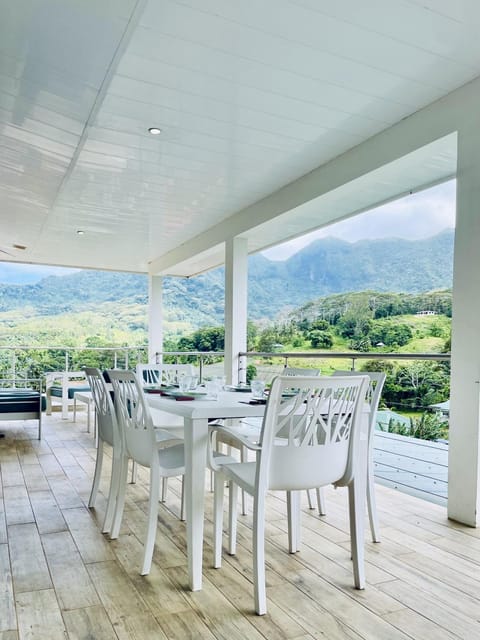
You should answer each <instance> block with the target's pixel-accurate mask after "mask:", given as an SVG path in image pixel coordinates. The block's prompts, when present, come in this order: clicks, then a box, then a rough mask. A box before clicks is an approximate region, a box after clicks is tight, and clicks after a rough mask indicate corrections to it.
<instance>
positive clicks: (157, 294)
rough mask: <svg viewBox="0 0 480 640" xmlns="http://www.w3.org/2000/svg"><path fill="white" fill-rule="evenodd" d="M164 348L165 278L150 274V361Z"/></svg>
mask: <svg viewBox="0 0 480 640" xmlns="http://www.w3.org/2000/svg"><path fill="white" fill-rule="evenodd" d="M162 350H163V278H162V276H151V275H150V276H148V361H149V362H156V356H155V354H156V353H157V351H162Z"/></svg>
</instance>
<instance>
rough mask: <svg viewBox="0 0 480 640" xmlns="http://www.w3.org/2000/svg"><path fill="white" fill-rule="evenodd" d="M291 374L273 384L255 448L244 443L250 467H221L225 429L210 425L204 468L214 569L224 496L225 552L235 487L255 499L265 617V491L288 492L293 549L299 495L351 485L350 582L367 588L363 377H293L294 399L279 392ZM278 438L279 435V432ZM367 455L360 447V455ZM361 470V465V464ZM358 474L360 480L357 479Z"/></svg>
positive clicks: (256, 557)
mask: <svg viewBox="0 0 480 640" xmlns="http://www.w3.org/2000/svg"><path fill="white" fill-rule="evenodd" d="M291 386H292V382H291V377H290V376H279V377H277V378H275V379H274V381H273V383H272V388H271V390H270V396H269V399H268V404H267V408H266V412H265V416H264V419H263V425H262V431H261V435H260V442H259V444H258V445H254V444H252V443H250V442H249V441H248V440H245V441H244V442H243V444H245V446H247V447H248V448H249V449H251V450H253V451H255V452H256V461H255V462H236V463H230V464H221V462H219V460H218V459H214V457H213V452H214V446H215V443H214V441H215V435H216V434H218V433H219V432H221V431H222V429H224V427H222V426H220V425H216V426H211V427H210V433H209V436H210V437H209V464H210V466H211V468H212V469H213V470H214V472H215V487H214V494H215V495H214V566H215V567H220V565H221V549H222V525H223V492H224V487H225V481H228V482H229V487H230V489H229V491H230V499H229V549H228V551H229V553H231V554H234V553H235V549H236V519H237V515H236V511H237V510H236V500H237V490H238V487H241V488H242V489H244V490H245V491H246V492H247V493H249V494H250V495H252V496H253V563H254V592H255V610H256V612H257V613H258V614H259V615H263V614H264V613H266V610H267V604H266V592H265V554H264V546H265V540H264V538H265V500H266V494H267V491H268V490H277V491H287V504H288V511H289V518H288V519H289V538H290V548H291V550H293V551H296V550H298V547H299V531H300V522H299V516H300V512H299V510H298V509H297V504H298V503H297V501H296V497H297V495H298V494H297V492H298V491H300V490H303V489H309V488H317V487H321V486H325V485H327V484H331V483H333V484H335V485H336V486H348V490H349V491H348V494H349V505H350V508H349V514H350V537H351V555H352V560H353V572H354V583H355V587H356V588H357V589H363V588H364V586H365V573H364V550H363V542H364V517H363V514H364V503H365V478H364V476H363V474H361V468H362V461H361V459H360V451H361V448H360V444H361V443H360V430H361V426H362V417H363V416H362V411H363V408H364V400H365V394H366V391H367V387H368V378H367V377H366V376H358V377H344V378H343V377H337V378H333V377H318V378H317V377H310V376H309V377H307V376H298V377H297V378H296V380H295V388H296V389H297V390H298V392H297V394H296V395H295V396H294V397H290V398H288V399H285V398H284V397H282V394H284V393H286V392H287V391H288V390H290V389H291ZM279 433H282V437H281V438H278V437H277V436H278V434H279ZM366 455H367V452H366V450H365V456H366ZM364 462H365V464H364V465H363V466H364V468H366V460H365V461H364ZM357 474H358V478H357Z"/></svg>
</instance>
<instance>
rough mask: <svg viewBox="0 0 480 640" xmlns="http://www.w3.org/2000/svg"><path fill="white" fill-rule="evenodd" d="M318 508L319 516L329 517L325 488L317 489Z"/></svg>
mask: <svg viewBox="0 0 480 640" xmlns="http://www.w3.org/2000/svg"><path fill="white" fill-rule="evenodd" d="M317 507H318V515H319V516H326V515H327V507H326V505H325V492H324V489H323V487H317Z"/></svg>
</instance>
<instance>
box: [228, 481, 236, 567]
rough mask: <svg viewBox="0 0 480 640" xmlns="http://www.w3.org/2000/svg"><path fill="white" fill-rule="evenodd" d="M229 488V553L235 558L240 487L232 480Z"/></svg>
mask: <svg viewBox="0 0 480 640" xmlns="http://www.w3.org/2000/svg"><path fill="white" fill-rule="evenodd" d="M228 487H229V488H228V553H229V554H230V555H231V556H234V555H235V553H236V552H237V502H238V485H237V484H236V483H235V482H233V481H232V480H230V482H229V483H228Z"/></svg>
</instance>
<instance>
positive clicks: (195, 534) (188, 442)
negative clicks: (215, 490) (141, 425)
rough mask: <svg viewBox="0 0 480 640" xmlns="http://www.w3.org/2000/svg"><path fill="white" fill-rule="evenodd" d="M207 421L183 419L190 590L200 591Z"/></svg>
mask: <svg viewBox="0 0 480 640" xmlns="http://www.w3.org/2000/svg"><path fill="white" fill-rule="evenodd" d="M207 436H208V420H206V419H198V420H192V419H190V418H185V436H184V438H185V504H186V514H187V515H186V517H187V554H188V578H189V583H190V589H191V590H192V591H199V590H200V589H201V588H202V559H203V519H204V511H205V506H204V502H205V468H206V461H207Z"/></svg>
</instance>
